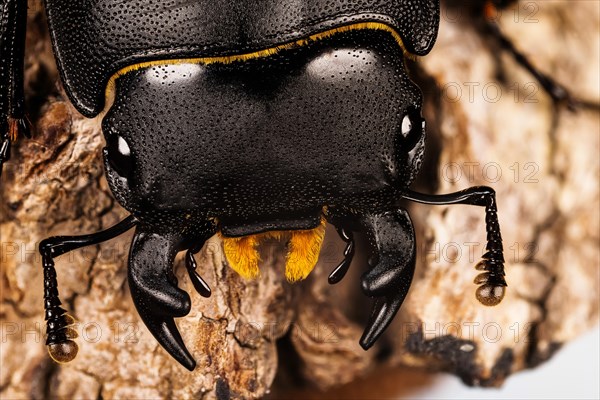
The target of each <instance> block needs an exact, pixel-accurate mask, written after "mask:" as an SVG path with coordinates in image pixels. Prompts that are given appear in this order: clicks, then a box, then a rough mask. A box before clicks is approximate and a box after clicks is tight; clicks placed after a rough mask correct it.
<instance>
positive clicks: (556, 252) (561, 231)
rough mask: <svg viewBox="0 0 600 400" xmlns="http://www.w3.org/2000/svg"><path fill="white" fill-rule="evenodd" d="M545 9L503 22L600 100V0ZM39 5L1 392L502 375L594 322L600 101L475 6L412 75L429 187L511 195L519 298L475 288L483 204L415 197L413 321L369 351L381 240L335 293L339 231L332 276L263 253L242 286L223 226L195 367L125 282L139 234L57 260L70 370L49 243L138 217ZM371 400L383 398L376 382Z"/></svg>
mask: <svg viewBox="0 0 600 400" xmlns="http://www.w3.org/2000/svg"><path fill="white" fill-rule="evenodd" d="M531 4H533V3H531ZM535 6H536V7H535V8H534V9H531V8H527V7H528V6H527V5H524V4H521V5H517V6H515V7H514V8H512V9H509V10H507V11H505V12H503V13H502V15H501V16H500V17H499V22H500V25H501V26H502V28H503V29H504V31H505V32H506V34H507V35H508V36H509V37H510V38H511V39H512V40H513V41H514V42H515V44H516V45H517V47H519V48H520V49H523V50H525V51H526V52H527V53H528V54H529V55H530V57H531V59H532V60H534V61H535V64H536V65H538V66H539V67H540V69H542V70H544V71H546V72H548V73H549V74H550V75H551V76H553V77H555V78H556V79H557V80H558V81H559V82H562V83H563V84H565V86H567V87H568V88H569V89H570V90H571V92H572V93H573V94H574V95H576V96H577V97H579V98H583V99H587V100H589V101H590V102H591V103H596V104H597V103H598V101H599V98H600V93H599V87H600V85H599V84H598V71H599V70H600V65H599V64H600V62H599V60H600V55H599V47H600V46H598V37H600V35H599V31H600V27H599V23H598V21H599V20H600V18H599V16H600V11H599V7H598V3H597V2H586V1H571V2H566V1H560V2H559V1H556V2H553V1H548V2H539V3H535ZM30 11H31V12H30V15H29V31H28V39H27V44H28V51H27V62H26V67H27V68H26V82H27V83H26V91H27V94H28V110H29V115H30V119H31V120H32V123H33V125H34V127H35V134H34V137H33V139H31V140H24V139H22V140H20V141H19V143H18V144H17V145H16V146H15V151H14V155H13V159H12V160H11V162H10V164H8V165H6V167H5V169H6V171H5V176H4V177H3V178H2V179H3V181H2V186H1V189H0V196H1V197H0V209H1V212H2V214H1V220H0V235H1V242H2V249H1V250H2V255H1V263H2V269H1V274H0V284H1V286H0V289H1V293H0V301H1V303H0V321H1V324H2V342H1V343H0V346H1V347H0V349H1V351H0V367H1V368H0V396H2V397H3V398H50V397H66V398H100V396H101V398H107V399H108V398H219V399H225V398H260V397H264V396H265V395H267V394H268V393H269V390H270V388H271V387H272V385H273V381H274V379H275V377H276V374H277V373H278V370H279V375H278V379H277V385H276V387H277V396H284V395H286V393H288V392H287V390H288V389H289V387H290V386H292V387H297V386H298V385H300V386H303V387H304V386H306V387H316V388H319V389H327V388H331V387H333V386H336V385H340V384H344V383H348V382H351V381H353V380H356V379H358V378H361V377H365V376H368V374H369V372H372V371H381V370H382V369H389V368H392V367H395V366H410V367H419V368H424V369H427V370H432V371H438V370H444V371H449V372H452V373H454V374H456V375H458V376H460V377H461V378H462V379H463V381H464V382H465V383H467V384H469V385H481V386H498V385H501V384H502V382H503V381H504V379H505V378H506V377H507V376H508V375H510V374H512V373H514V372H517V371H519V370H522V369H525V368H532V367H535V366H537V365H538V364H540V363H541V362H543V361H545V360H547V359H548V358H550V357H551V356H552V354H554V352H555V351H556V350H558V349H559V348H560V347H561V346H562V345H563V344H564V343H566V342H568V341H570V340H572V339H574V338H575V337H577V336H578V335H580V334H581V333H583V332H584V331H586V330H587V329H589V328H590V327H591V326H594V325H595V324H597V322H598V302H599V293H598V286H597V274H598V267H599V256H600V254H599V242H600V237H599V229H600V223H599V219H600V217H599V209H600V207H599V204H600V201H599V197H598V189H599V188H598V182H599V177H600V165H599V159H598V154H599V148H600V143H599V140H600V129H599V126H600V121H599V113H598V108H597V106H596V108H594V107H589V108H581V109H579V110H577V112H570V111H568V110H567V109H566V108H565V107H560V106H558V107H557V106H555V105H553V103H552V102H551V101H550V99H549V98H548V96H547V95H546V94H545V93H544V92H543V91H542V90H541V89H540V88H539V85H538V84H537V82H536V81H535V80H534V79H533V78H532V77H531V76H530V75H529V74H528V73H527V72H526V71H524V70H523V68H522V67H520V66H518V65H517V64H516V63H515V62H514V60H513V59H512V58H511V57H510V56H509V55H507V54H505V53H503V52H501V51H499V50H498V48H497V47H495V46H494V45H493V44H490V42H489V41H487V40H486V39H485V38H484V37H482V36H481V34H480V32H478V31H477V30H476V29H474V24H473V23H472V21H471V20H470V19H469V18H468V17H467V14H466V12H465V11H464V10H462V11H461V9H456V8H451V9H449V8H445V7H444V9H443V13H442V14H443V18H442V24H441V27H440V34H439V38H438V41H437V44H436V46H435V48H434V50H433V51H432V53H431V54H430V55H428V56H426V57H424V58H421V59H419V60H418V61H417V62H416V63H411V68H410V70H411V72H412V74H413V76H414V79H415V81H416V82H417V83H418V84H419V85H420V86H421V88H422V89H423V91H424V97H425V105H424V116H425V118H426V120H427V123H428V135H429V136H428V142H427V150H426V151H427V159H426V161H425V164H424V166H423V170H422V172H421V174H420V179H419V181H418V182H417V183H416V187H418V188H419V189H422V190H423V191H429V192H433V191H435V192H439V193H444V192H450V191H455V190H459V189H462V188H465V187H467V186H473V185H479V184H486V185H490V186H493V187H494V188H495V189H496V191H497V199H498V208H499V215H500V225H501V228H502V234H503V238H504V245H505V252H506V253H505V256H506V271H507V281H508V284H509V287H508V290H507V294H506V298H505V299H504V301H503V302H502V304H500V305H499V306H497V307H494V308H487V307H484V306H482V305H481V304H479V303H478V302H477V300H476V299H475V289H476V286H475V285H474V284H473V282H472V281H473V278H474V277H475V275H476V274H477V271H475V269H474V268H473V266H474V265H475V264H476V263H477V262H478V260H479V258H480V256H481V254H483V252H484V246H485V245H484V243H485V226H484V213H483V209H480V208H473V207H468V206H452V207H429V206H420V205H407V206H408V207H409V210H410V213H411V215H412V218H413V220H414V222H415V226H416V229H417V235H418V237H417V240H418V244H417V246H418V260H417V263H418V264H417V273H416V276H415V279H414V283H413V286H412V288H411V291H410V293H409V296H408V297H407V300H406V301H405V304H404V305H403V307H402V309H401V311H400V313H399V314H398V316H397V317H396V320H395V321H394V323H393V324H392V326H391V327H390V328H389V329H388V331H387V333H386V334H385V336H384V337H383V338H382V339H380V341H379V342H378V343H377V345H376V346H375V347H374V348H373V349H371V350H370V351H368V352H364V351H363V350H362V349H361V348H360V346H359V345H358V339H359V337H360V335H361V333H362V327H363V326H364V323H365V322H366V318H367V314H368V311H369V307H370V304H369V303H370V301H369V300H368V299H366V298H365V297H364V296H363V294H362V292H361V290H360V285H359V280H358V279H359V277H360V275H361V273H362V272H363V271H364V267H363V266H365V265H366V257H365V255H364V254H363V253H364V251H363V249H364V245H362V244H360V243H359V244H358V254H357V257H356V260H355V261H354V262H353V266H352V269H351V271H350V273H349V276H347V277H346V279H345V281H344V282H342V283H340V284H339V285H337V286H333V287H332V286H329V285H328V284H327V279H326V278H327V274H328V273H329V272H330V271H331V270H332V269H333V268H334V267H335V266H336V265H337V264H338V263H339V262H340V261H341V259H342V253H343V248H344V244H343V243H342V242H341V240H339V239H338V238H337V234H336V233H335V231H334V230H333V229H332V228H331V227H328V230H327V234H326V242H325V245H324V247H323V250H322V253H321V256H320V260H319V264H318V265H317V267H316V268H315V271H314V272H313V273H312V274H311V276H310V277H309V278H308V279H307V280H306V281H305V282H303V283H300V284H296V285H289V284H288V283H287V282H286V281H285V278H284V276H283V263H284V258H285V248H284V246H283V245H282V244H280V243H275V242H274V243H270V244H269V245H268V246H266V247H264V248H263V249H262V250H261V252H262V253H261V254H262V259H263V264H262V266H261V272H262V275H261V277H260V278H259V279H258V280H256V281H245V280H243V279H242V278H240V277H239V276H237V275H236V274H235V273H234V272H233V271H232V270H231V269H230V268H229V267H227V265H226V263H225V262H224V258H223V255H222V250H221V244H220V241H219V239H218V238H217V237H214V238H212V239H211V240H210V241H209V242H208V243H207V244H206V246H205V247H204V249H203V250H202V252H201V253H200V254H199V255H198V257H197V261H198V264H199V267H198V268H199V269H200V270H201V275H202V276H203V277H204V278H205V279H206V280H207V282H208V283H209V284H210V285H211V287H212V289H213V296H212V297H211V298H209V299H204V298H201V297H199V296H198V295H197V294H196V292H195V291H194V290H193V287H192V285H191V282H190V281H189V279H188V278H187V276H186V274H185V269H184V268H183V262H182V258H181V257H179V258H178V261H177V263H176V275H177V277H178V279H179V286H180V287H181V288H182V289H184V290H186V291H187V292H188V293H190V295H191V297H192V304H193V306H192V311H191V313H190V314H189V315H188V316H186V317H185V318H180V319H178V320H177V323H178V325H179V328H180V330H181V331H182V333H183V337H184V340H185V342H186V344H187V345H188V347H189V348H190V350H191V352H192V354H193V355H194V356H195V357H196V359H197V361H198V367H197V369H196V370H195V371H194V372H192V373H189V372H187V371H186V370H184V369H183V368H182V367H180V366H179V365H178V364H177V363H176V362H175V361H173V360H172V359H171V358H170V357H169V356H168V355H167V354H166V353H165V352H164V351H163V349H162V348H160V346H159V345H158V344H157V343H156V341H155V340H154V338H153V337H152V336H151V335H150V333H149V332H148V331H147V330H146V328H145V327H144V325H143V324H142V323H141V321H140V319H139V317H138V316H137V313H136V312H135V309H134V307H133V304H132V301H131V299H130V296H129V293H128V287H127V284H126V267H127V266H126V264H127V254H128V249H129V244H130V242H131V234H128V235H124V236H123V237H120V238H117V239H115V240H112V241H110V242H107V243H105V244H102V245H100V246H93V247H91V248H87V249H82V250H80V251H75V252H73V253H72V254H69V255H63V256H61V257H60V258H58V261H57V272H58V281H59V289H60V293H61V296H62V298H63V301H64V302H65V304H66V307H65V308H67V309H68V310H69V312H70V313H72V314H73V315H74V316H75V318H76V319H77V320H78V325H77V330H78V331H79V334H80V335H81V338H80V339H79V344H80V354H79V356H78V358H77V359H76V360H75V361H74V362H72V363H70V364H69V365H60V366H59V365H57V364H54V363H53V362H52V361H51V360H50V359H49V357H48V355H47V353H46V350H45V346H44V337H43V328H44V321H43V313H42V312H43V308H42V306H43V301H42V296H43V289H42V270H41V258H40V257H39V255H38V254H37V252H36V247H37V244H38V243H39V242H40V241H41V240H42V239H44V238H46V237H49V236H52V235H65V234H67V235H76V234H84V233H90V232H95V231H98V230H101V229H104V228H106V227H108V226H110V225H112V224H114V223H116V222H117V221H118V220H120V219H122V218H123V217H124V216H125V215H126V214H127V213H126V212H125V211H124V210H123V209H122V208H120V206H119V205H118V204H117V203H116V202H115V200H114V199H113V197H112V194H111V193H110V191H109V189H108V186H107V183H106V181H105V179H104V176H103V170H102V167H101V165H102V164H101V149H102V147H103V146H104V140H103V138H102V135H101V132H100V123H99V122H100V119H93V120H88V119H85V118H83V117H82V116H81V115H79V114H78V113H77V112H76V111H75V110H74V108H73V107H72V106H71V105H70V104H69V103H68V101H67V99H66V96H65V94H64V92H63V90H62V88H61V86H60V83H59V79H58V74H57V71H56V66H55V64H54V61H53V56H52V52H51V48H50V44H49V38H48V33H47V32H46V28H45V20H44V17H43V13H42V9H41V4H40V3H39V2H37V1H30ZM535 21H537V22H536V23H527V22H535ZM499 78H503V79H499ZM366 379H368V378H366ZM366 382H368V380H367V381H366ZM381 390H383V389H381ZM370 393H372V395H373V396H377V388H375V389H373V391H371V392H370ZM273 396H274V397H275V395H273Z"/></svg>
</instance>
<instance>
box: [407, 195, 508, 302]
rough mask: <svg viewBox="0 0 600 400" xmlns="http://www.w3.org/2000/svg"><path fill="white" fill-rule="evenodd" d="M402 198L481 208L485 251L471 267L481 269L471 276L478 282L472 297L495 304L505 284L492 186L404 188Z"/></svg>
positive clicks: (420, 201)
mask: <svg viewBox="0 0 600 400" xmlns="http://www.w3.org/2000/svg"><path fill="white" fill-rule="evenodd" d="M402 197H404V198H405V199H407V200H411V201H415V202H417V203H422V204H429V205H448V204H469V205H474V206H483V207H485V225H486V231H487V245H486V247H485V249H486V253H485V254H484V255H483V256H482V260H481V261H480V262H479V263H478V264H477V265H476V266H475V268H476V269H478V270H480V271H485V272H483V273H481V274H479V275H477V277H476V278H475V283H476V284H478V285H481V286H479V288H477V292H476V296H477V300H479V301H480V302H481V303H482V304H483V305H486V306H495V305H497V304H499V303H500V302H501V301H502V299H503V298H504V294H505V293H506V286H507V284H506V280H505V278H504V276H505V273H504V249H503V247H502V236H501V234H500V224H499V223H498V209H497V206H496V192H495V191H494V189H492V188H490V187H488V186H475V187H471V188H468V189H465V190H461V191H460V192H455V193H448V194H442V195H431V194H423V193H417V192H413V191H412V190H407V191H406V192H404V193H403V194H402Z"/></svg>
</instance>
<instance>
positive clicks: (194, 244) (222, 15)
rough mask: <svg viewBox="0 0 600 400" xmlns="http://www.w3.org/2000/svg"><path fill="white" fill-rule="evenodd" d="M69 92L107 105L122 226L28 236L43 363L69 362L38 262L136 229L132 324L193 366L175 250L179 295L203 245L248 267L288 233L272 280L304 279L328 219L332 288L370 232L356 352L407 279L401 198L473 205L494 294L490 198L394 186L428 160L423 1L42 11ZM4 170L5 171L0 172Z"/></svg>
mask: <svg viewBox="0 0 600 400" xmlns="http://www.w3.org/2000/svg"><path fill="white" fill-rule="evenodd" d="M26 3H27V2H26V1H25V0H3V1H2V7H1V9H0V10H1V12H2V14H1V18H0V21H1V25H0V28H1V30H0V35H1V37H0V39H1V42H0V49H1V53H0V84H1V86H0V113H1V115H0V129H1V131H0V132H1V133H2V135H3V137H2V139H3V141H2V148H1V152H0V163H1V162H4V161H6V160H7V159H8V158H9V156H10V142H11V140H14V139H15V138H16V137H17V136H18V135H19V134H25V135H27V130H28V128H27V123H26V118H25V112H24V105H23V54H24V35H25V23H26V11H27V4H26ZM45 8H46V13H47V17H48V22H49V29H50V32H51V37H52V41H53V49H54V53H55V56H56V61H57V65H58V68H59V71H60V75H61V78H62V81H63V84H64V87H65V90H66V92H67V95H68V97H69V99H70V100H71V102H72V103H73V104H74V106H75V107H76V108H77V110H78V111H80V112H81V113H82V114H83V115H84V116H86V117H90V118H91V117H94V116H96V115H98V114H100V113H101V112H102V111H103V110H104V112H105V113H106V114H105V116H104V118H103V122H102V129H103V133H104V136H105V139H106V143H107V145H106V148H105V150H104V167H105V172H106V178H107V180H108V182H109V185H110V188H111V190H112V192H113V194H114V196H115V198H116V199H117V200H118V202H119V203H120V204H121V205H122V206H123V207H124V208H125V209H127V210H128V211H129V212H130V213H131V215H130V216H129V217H128V218H126V219H125V220H123V221H121V222H120V223H118V224H117V225H115V226H113V227H111V228H109V229H107V230H105V231H102V232H99V233H95V234H90V235H84V236H71V237H69V236H64V237H62V236H61V237H53V238H49V239H46V240H44V241H42V243H40V246H39V250H40V252H41V254H42V259H43V268H44V290H45V292H44V306H45V311H46V314H45V317H46V320H47V340H46V345H47V346H48V350H49V352H50V355H51V356H52V358H53V359H55V360H56V361H59V362H68V361H70V360H72V359H73V358H74V357H75V356H76V354H77V351H78V347H77V344H76V343H75V341H74V340H73V339H74V336H75V333H74V331H73V329H71V328H70V325H71V324H72V318H71V317H70V316H69V315H68V314H67V313H66V311H65V310H64V309H63V308H61V307H60V305H61V302H60V300H59V296H58V288H57V277H56V272H55V269H54V261H53V259H54V258H55V257H57V256H59V255H61V254H64V253H66V252H68V251H72V250H74V249H77V248H80V247H83V246H88V245H92V244H97V243H100V242H103V241H105V240H108V239H111V238H113V237H115V236H117V235H119V234H121V233H123V232H125V231H127V230H129V229H132V228H135V235H134V239H133V243H132V245H131V250H130V256H129V267H128V279H129V286H130V290H131V295H132V297H133V301H134V303H135V306H136V308H137V310H138V312H139V315H140V317H141V319H142V320H143V321H144V323H145V324H146V326H147V327H148V329H149V330H150V332H151V333H152V334H153V335H154V337H155V338H156V340H157V341H158V342H159V343H160V344H161V345H162V346H163V348H164V349H165V350H166V351H167V352H169V353H170V354H171V355H172V356H173V357H174V358H175V359H176V360H177V361H179V362H180V363H181V364H182V365H183V366H185V367H186V368H188V369H190V370H193V369H194V367H195V361H194V358H193V357H192V355H191V354H190V353H189V351H188V350H187V349H186V347H185V345H184V343H183V340H182V338H181V335H180V334H179V332H178V330H177V327H176V325H175V322H174V318H177V317H183V316H185V315H186V314H188V312H189V311H190V308H191V304H190V297H189V295H188V294H187V293H186V292H184V291H183V290H181V289H179V288H178V287H177V284H176V281H175V279H174V276H173V271H172V268H173V265H172V264H173V261H174V257H175V255H176V254H177V253H178V252H180V251H186V252H187V253H186V266H187V270H188V272H189V276H190V279H191V280H192V282H193V284H194V287H195V289H196V290H197V291H198V292H199V293H200V294H201V295H202V296H205V297H208V296H209V295H210V288H209V287H208V285H207V284H206V282H205V281H204V280H203V279H202V278H201V277H200V275H199V274H198V273H197V271H196V264H195V261H194V254H195V253H197V252H198V251H199V250H200V249H201V248H202V246H203V244H204V243H205V241H206V240H207V239H208V238H209V237H211V236H213V235H215V234H219V235H220V236H221V237H222V238H223V249H224V252H225V255H226V258H227V260H228V262H229V264H230V266H231V267H232V268H233V269H234V270H236V271H237V272H238V273H239V274H240V275H242V276H244V277H254V276H256V275H257V274H258V272H259V270H258V255H257V253H256V246H257V244H258V243H259V242H260V241H261V240H262V239H264V238H266V237H281V238H286V240H288V246H289V252H290V254H289V255H288V259H287V262H286V272H285V273H286V277H287V278H288V280H290V281H298V280H301V279H304V278H305V277H306V276H307V275H308V274H309V273H310V272H311V270H312V269H313V267H314V265H315V263H316V261H317V258H318V254H319V250H320V247H321V243H322V241H323V236H324V226H325V223H326V222H329V223H331V224H333V225H334V226H335V227H336V228H337V230H338V232H339V234H340V236H341V237H342V239H343V240H344V241H345V243H346V250H345V252H344V259H343V261H342V262H341V264H340V265H339V266H338V267H337V268H336V269H335V270H334V271H333V272H332V273H331V275H330V276H329V282H330V283H332V284H334V283H337V282H339V281H340V280H341V279H342V278H343V277H344V275H345V273H346V271H347V270H348V267H349V266H350V262H351V260H352V256H353V254H354V239H353V235H354V233H357V232H359V233H363V234H366V235H367V237H368V239H369V244H370V247H371V250H372V251H373V254H374V255H375V257H372V258H371V260H370V261H369V264H370V265H369V267H370V269H369V270H368V271H367V272H366V273H365V274H364V275H363V277H362V291H363V292H364V293H365V294H366V295H367V296H370V297H373V298H374V299H375V301H374V305H373V309H372V315H371V317H370V320H369V321H368V323H367V327H366V329H365V332H364V334H363V336H362V338H361V339H360V344H361V345H362V346H363V348H365V349H368V348H369V347H370V346H372V345H373V343H374V342H375V341H376V340H377V338H378V337H379V336H380V335H381V334H382V332H383V331H384V330H385V329H386V327H387V326H388V325H389V323H390V322H391V320H392V319H393V317H394V315H395V314H396V313H397V311H398V309H399V308H400V305H401V304H402V302H403V300H404V298H405V296H406V294H407V292H408V289H409V287H410V284H411V280H412V276H413V272H414V267H415V258H416V254H415V248H416V247H415V233H414V229H413V226H412V222H411V220H410V217H409V215H408V213H407V212H406V211H405V210H403V209H402V208H401V207H400V206H399V201H400V200H401V199H405V200H412V201H416V202H421V203H426V204H471V205H477V206H482V207H485V213H486V229H487V240H488V243H487V247H486V249H487V252H486V254H485V255H484V256H483V259H482V261H481V262H480V263H479V264H477V268H478V269H480V270H482V271H483V272H482V273H481V274H480V275H479V276H478V277H477V278H476V283H477V284H479V285H480V286H479V288H478V289H477V298H478V299H479V300H480V301H481V302H482V303H483V304H485V305H495V304H497V303H498V302H500V301H501V300H502V298H503V296H504V292H505V286H506V282H505V279H504V266H503V263H504V259H503V254H502V239H501V236H500V228H499V225H498V218H497V214H496V203H495V193H494V191H493V190H492V189H491V188H489V187H473V188H470V189H466V190H463V191H461V192H456V193H451V194H445V195H427V194H421V193H417V192H414V191H412V190H410V189H409V186H410V184H411V182H412V181H413V179H414V177H415V175H416V174H417V172H418V170H419V168H420V164H421V159H422V155H423V151H424V140H425V130H424V128H425V121H424V120H423V118H422V117H421V101H422V100H421V97H422V95H421V92H420V90H419V88H418V87H417V86H416V85H415V84H414V83H413V82H412V81H411V80H410V79H409V77H408V75H407V72H406V70H405V66H404V60H405V58H406V57H411V56H415V55H417V56H420V55H425V54H426V53H427V52H429V50H430V49H431V48H432V46H433V43H434V41H435V38H436V35H437V29H438V24H439V18H440V17H439V3H438V0H404V1H379V0H335V1H324V0H303V1H294V2H286V1H282V0H261V1H253V2H247V1H240V0H228V1H222V0H218V1H215V0H212V1H207V0H195V1H189V0H171V1H164V0H130V1H127V2H122V1H117V0H98V1H93V2H90V1H80V2H73V1H70V0H46V3H45ZM0 165H1V164H0Z"/></svg>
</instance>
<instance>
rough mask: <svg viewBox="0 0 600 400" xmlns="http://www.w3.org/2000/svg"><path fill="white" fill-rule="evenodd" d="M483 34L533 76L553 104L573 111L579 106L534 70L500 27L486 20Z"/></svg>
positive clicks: (569, 95)
mask: <svg viewBox="0 0 600 400" xmlns="http://www.w3.org/2000/svg"><path fill="white" fill-rule="evenodd" d="M484 32H485V33H486V34H487V35H489V36H490V37H492V38H493V39H494V40H496V41H497V43H498V44H499V45H500V47H501V48H502V49H504V50H506V51H507V52H508V53H510V55H511V56H512V57H513V58H514V59H515V61H516V62H517V63H518V64H519V65H521V66H522V67H523V68H525V69H526V70H527V71H528V72H529V73H530V74H531V75H533V77H534V78H535V79H536V80H537V81H538V82H539V84H540V85H542V88H544V90H545V91H546V93H548V95H549V96H550V97H551V98H552V100H553V101H554V102H555V103H557V104H563V103H564V104H566V105H567V107H568V108H569V109H571V110H574V109H575V108H576V107H577V106H578V105H579V104H578V103H579V102H578V101H577V100H575V99H574V98H573V97H572V96H571V94H570V93H569V91H568V90H567V89H566V88H565V87H564V86H563V85H561V84H560V83H558V82H556V80H554V79H553V78H551V77H550V76H548V75H546V74H545V73H543V72H542V71H540V70H539V69H538V68H536V67H535V65H533V64H532V62H531V61H530V60H529V59H528V58H527V56H525V54H523V53H522V52H521V51H519V49H517V48H516V47H515V45H514V43H513V42H512V41H511V40H510V39H509V38H507V37H506V36H505V35H504V33H502V30H500V27H499V26H498V24H497V23H496V22H494V21H491V20H486V23H485V25H484Z"/></svg>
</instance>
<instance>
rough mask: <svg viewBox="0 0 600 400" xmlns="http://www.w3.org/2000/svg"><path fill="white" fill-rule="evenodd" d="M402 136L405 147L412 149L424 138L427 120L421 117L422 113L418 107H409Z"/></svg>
mask: <svg viewBox="0 0 600 400" xmlns="http://www.w3.org/2000/svg"><path fill="white" fill-rule="evenodd" d="M401 129H402V136H403V137H404V141H405V143H404V145H405V146H406V147H407V148H408V149H412V148H413V147H415V146H416V145H417V143H418V142H419V140H421V138H422V137H423V132H424V131H425V120H424V119H423V117H421V111H420V110H419V109H418V108H417V107H413V106H411V107H409V108H408V110H407V112H406V114H405V115H404V118H403V119H402V127H401Z"/></svg>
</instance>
